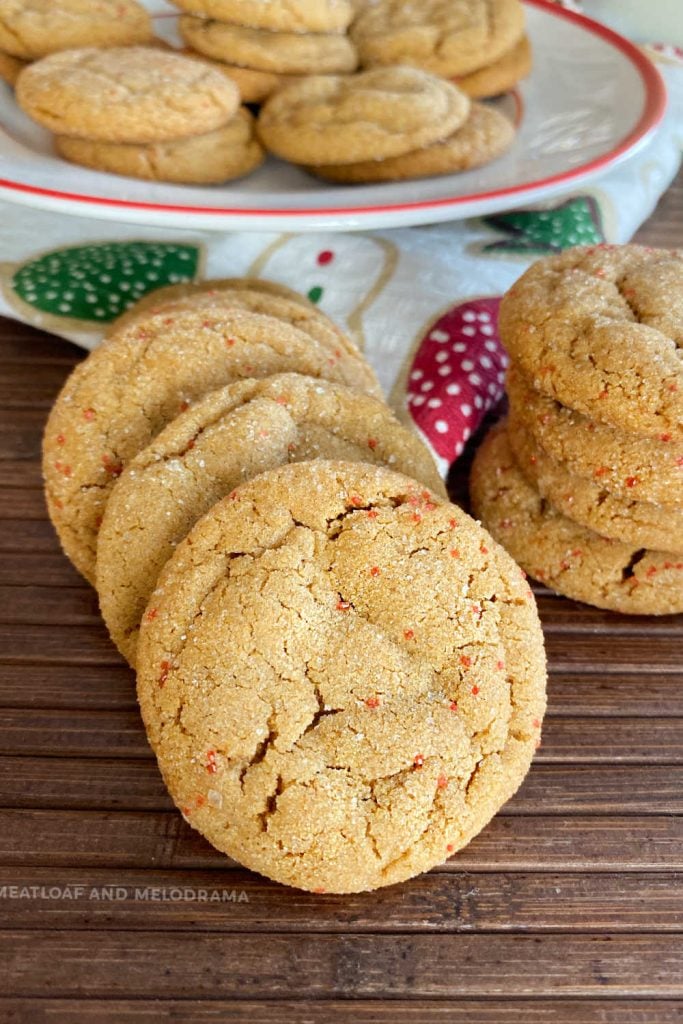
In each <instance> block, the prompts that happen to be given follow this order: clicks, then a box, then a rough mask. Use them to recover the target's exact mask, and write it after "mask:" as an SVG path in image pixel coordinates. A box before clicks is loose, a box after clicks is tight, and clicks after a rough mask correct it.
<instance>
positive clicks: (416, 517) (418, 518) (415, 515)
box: [412, 512, 422, 523]
mask: <svg viewBox="0 0 683 1024" xmlns="http://www.w3.org/2000/svg"><path fill="white" fill-rule="evenodd" d="M412 519H413V522H414V523H421V522H422V515H421V514H420V513H419V512H413V515H412Z"/></svg>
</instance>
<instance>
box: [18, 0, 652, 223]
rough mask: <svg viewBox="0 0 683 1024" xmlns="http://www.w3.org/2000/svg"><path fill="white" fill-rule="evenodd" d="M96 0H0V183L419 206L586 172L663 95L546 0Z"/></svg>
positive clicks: (118, 204)
mask: <svg viewBox="0 0 683 1024" xmlns="http://www.w3.org/2000/svg"><path fill="white" fill-rule="evenodd" d="M4 6H7V11H5V10H4V9H3V8H4ZM91 6H92V5H91ZM95 6H96V7H97V12H96V13H97V17H96V18H94V17H93V11H92V10H91V9H90V8H89V7H88V5H85V8H84V5H83V3H82V0H65V2H64V3H60V4H59V5H55V4H54V3H51V2H49V0H33V2H32V3H31V4H30V5H28V4H27V5H22V4H21V3H20V4H15V3H12V4H11V5H10V4H9V3H7V0H0V76H2V77H3V78H4V79H5V80H6V85H4V86H2V85H1V84H0V197H2V198H3V199H6V200H10V201H13V202H17V203H23V204H25V205H29V206H34V207H39V208H42V209H50V210H55V211H60V212H63V213H71V214H78V215H81V216H92V217H98V218H103V219H115V220H125V221H127V222H130V223H137V224H147V225H159V226H168V227H183V228H195V229H213V230H235V229H242V230H260V231H269V230H278V231H282V230H284V231H290V230H297V231H316V230H323V229H324V230H354V229H370V228H383V227H399V226H409V225H414V224H421V223H434V222H437V221H446V220H455V219H460V218H464V217H470V216H478V215H483V214H490V213H493V212H496V211H498V210H503V209H510V208H512V207H514V206H519V205H522V204H526V203H528V202H531V201H538V200H541V199H544V198H546V197H549V196H551V195H554V194H557V193H559V192H562V191H566V190H567V189H569V188H574V187H576V186H577V185H579V184H580V183H585V182H587V181H588V180H590V179H591V178H594V177H595V176H597V175H598V174H600V173H602V172H603V171H605V170H606V169H607V168H609V167H610V166H613V165H614V164H616V163H618V162H619V161H622V160H624V159H626V158H627V157H628V156H630V155H632V154H633V153H634V152H636V151H637V150H638V149H639V148H641V147H642V146H643V145H645V144H646V142H647V141H648V139H649V138H650V137H651V135H652V134H653V133H654V131H655V130H656V128H657V126H658V124H659V123H660V121H661V119H662V117H663V115H664V111H665V107H666V93H665V88H664V85H663V82H662V80H661V78H660V76H659V74H658V72H657V70H656V69H655V68H654V66H653V65H652V64H651V63H650V62H649V61H648V60H647V58H646V57H645V56H644V55H643V54H642V53H641V52H640V50H639V49H638V48H637V47H635V46H633V45H632V44H631V43H629V42H628V41H627V40H625V39H624V38H622V37H621V36H619V35H617V34H616V33H614V32H612V31H611V30H609V29H607V28H605V27H604V26H603V25H600V24H598V23H597V22H594V21H591V20H590V19H588V18H585V17H584V16H582V15H579V14H575V13H573V12H570V11H567V10H564V9H562V8H560V7H558V6H556V5H555V4H553V3H550V2H549V0H523V2H522V0H452V2H450V3H444V2H443V0H424V2H423V3H421V4H406V3H404V2H402V0H373V2H372V3H370V2H369V0H289V2H287V3H285V2H284V0H274V2H272V3H269V4H263V3H260V2H255V0H176V2H175V4H174V5H171V4H170V3H167V2H166V0H145V3H144V4H143V3H140V2H139V0H122V2H119V0H97V4H96V5H95ZM42 8H44V11H42ZM71 8H73V10H71ZM84 10H85V12H86V13H84ZM108 24H109V25H110V28H107V25H108Z"/></svg>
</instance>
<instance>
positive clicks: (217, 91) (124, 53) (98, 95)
mask: <svg viewBox="0 0 683 1024" xmlns="http://www.w3.org/2000/svg"><path fill="white" fill-rule="evenodd" d="M239 99H240V97H239V91H238V89H237V86H236V85H235V84H234V83H233V82H231V81H230V80H229V79H228V78H226V76H225V75H222V74H221V73H220V72H219V71H216V69H215V68H212V67H210V66H209V65H208V64H206V63H205V62H203V61H198V60H192V59H191V58H190V57H186V56H184V55H183V54H180V53H173V52H171V51H166V50H162V49H159V48H158V47H144V46H131V47H117V48H112V49H108V50H98V49H93V48H88V49H83V50H67V51H65V52H63V53H55V54H52V56H50V57H45V58H44V59H43V60H41V61H38V62H37V63H35V64H31V65H30V66H29V67H27V68H26V69H25V70H24V71H22V72H21V74H20V75H19V79H18V81H17V101H18V103H19V106H20V107H21V108H22V109H23V110H24V111H25V112H26V113H27V114H28V115H29V117H32V118H33V119H34V120H35V121H38V123H39V124H42V125H43V126H44V127H45V128H49V130H50V131H52V132H54V133H55V134H56V135H68V136H74V137H76V138H86V139H97V140H101V141H104V142H135V143H140V142H142V143H146V142H163V141H166V140H168V139H177V138H179V137H181V136H184V135H201V134H204V133H206V132H211V131H213V130H214V129H216V128H220V127H221V126H222V125H224V124H226V122H227V121H229V120H230V118H231V117H233V116H234V114H235V113H236V112H237V109H238V107H239Z"/></svg>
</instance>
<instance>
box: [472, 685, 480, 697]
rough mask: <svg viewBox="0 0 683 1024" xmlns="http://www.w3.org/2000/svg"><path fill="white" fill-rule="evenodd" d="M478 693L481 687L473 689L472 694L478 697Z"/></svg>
mask: <svg viewBox="0 0 683 1024" xmlns="http://www.w3.org/2000/svg"><path fill="white" fill-rule="evenodd" d="M478 693H479V687H478V686H473V687H472V694H473V696H475V697H476V696H477V694H478Z"/></svg>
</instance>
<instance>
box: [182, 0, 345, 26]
mask: <svg viewBox="0 0 683 1024" xmlns="http://www.w3.org/2000/svg"><path fill="white" fill-rule="evenodd" d="M174 2H175V4H176V6H177V7H181V8H182V9H183V10H185V11H187V12H188V13H189V14H197V15H199V17H201V18H215V19H216V20H218V21H229V22H232V23H233V24H236V25H246V26H248V27H251V28H261V29H266V30H268V31H270V32H344V31H345V30H346V28H347V27H348V25H349V23H350V21H351V18H352V15H353V9H352V6H351V4H350V3H349V0H268V2H267V3H264V2H263V0H174Z"/></svg>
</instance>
